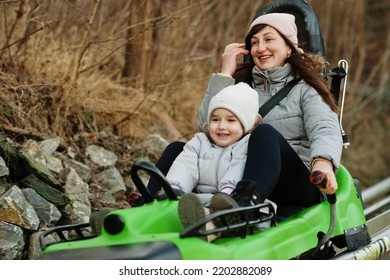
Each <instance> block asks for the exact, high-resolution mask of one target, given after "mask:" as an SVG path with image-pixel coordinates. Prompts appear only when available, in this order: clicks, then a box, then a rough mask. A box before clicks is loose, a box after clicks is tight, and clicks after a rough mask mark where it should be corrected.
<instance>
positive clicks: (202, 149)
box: [166, 132, 249, 207]
mask: <svg viewBox="0 0 390 280" xmlns="http://www.w3.org/2000/svg"><path fill="white" fill-rule="evenodd" d="M248 139H249V135H246V136H244V137H243V138H242V139H241V140H239V141H237V142H236V143H234V144H232V145H230V146H228V147H224V148H222V147H219V146H217V145H215V144H213V143H211V142H210V140H209V139H208V137H207V136H206V134H204V133H201V132H199V133H196V134H195V135H194V137H193V138H192V139H191V140H190V141H188V142H187V143H186V144H185V145H184V149H183V152H181V153H180V154H179V155H178V156H177V158H176V160H175V161H174V163H173V164H172V167H171V168H170V169H169V172H168V174H167V176H166V178H167V180H168V182H169V183H170V184H171V186H172V187H173V188H176V189H180V190H181V191H182V192H184V193H189V192H193V191H195V192H196V193H198V197H199V198H200V199H201V201H202V203H203V204H204V206H206V207H209V205H210V199H211V197H212V196H213V194H214V193H216V192H220V191H222V190H223V189H224V188H226V187H230V188H233V189H234V188H235V186H236V184H237V183H238V182H239V181H240V180H241V178H242V175H243V172H244V166H245V161H246V156H247V151H248Z"/></svg>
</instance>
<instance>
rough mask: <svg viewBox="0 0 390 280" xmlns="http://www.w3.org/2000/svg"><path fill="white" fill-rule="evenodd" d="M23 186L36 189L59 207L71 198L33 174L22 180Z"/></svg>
mask: <svg viewBox="0 0 390 280" xmlns="http://www.w3.org/2000/svg"><path fill="white" fill-rule="evenodd" d="M20 184H21V186H23V187H25V188H32V189H34V190H35V191H36V192H37V193H38V194H39V195H40V196H42V197H43V198H45V199H46V200H47V201H49V202H51V203H53V204H54V205H55V206H57V207H61V206H64V205H65V204H67V203H68V202H69V199H68V198H67V197H66V196H65V195H64V194H63V193H62V192H61V191H59V190H57V189H55V188H53V187H51V186H49V185H48V184H46V183H45V182H42V181H41V180H39V179H38V178H37V177H36V176H35V175H34V174H31V175H29V176H27V177H26V178H24V179H23V180H21V181H20Z"/></svg>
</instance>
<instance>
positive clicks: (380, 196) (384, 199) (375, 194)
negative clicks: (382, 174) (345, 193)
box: [362, 177, 390, 219]
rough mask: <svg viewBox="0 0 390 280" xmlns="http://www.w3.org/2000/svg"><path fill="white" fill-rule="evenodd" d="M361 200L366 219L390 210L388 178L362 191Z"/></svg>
mask: <svg viewBox="0 0 390 280" xmlns="http://www.w3.org/2000/svg"><path fill="white" fill-rule="evenodd" d="M362 199H363V204H364V206H365V207H364V214H365V216H366V218H367V219H370V218H372V217H374V216H375V215H377V214H378V213H381V212H384V211H386V210H388V209H390V177H388V178H386V179H384V180H382V181H380V182H378V183H376V184H375V185H372V186H371V187H369V188H367V189H366V190H364V191H362Z"/></svg>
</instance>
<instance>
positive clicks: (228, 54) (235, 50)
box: [221, 43, 249, 76]
mask: <svg viewBox="0 0 390 280" xmlns="http://www.w3.org/2000/svg"><path fill="white" fill-rule="evenodd" d="M248 53H249V51H248V50H246V49H245V44H244V43H231V44H229V45H227V46H226V47H225V50H224V52H223V53H222V69H221V73H222V74H226V75H230V76H232V75H233V74H234V72H236V69H237V58H238V56H239V55H241V54H242V55H247V54H248Z"/></svg>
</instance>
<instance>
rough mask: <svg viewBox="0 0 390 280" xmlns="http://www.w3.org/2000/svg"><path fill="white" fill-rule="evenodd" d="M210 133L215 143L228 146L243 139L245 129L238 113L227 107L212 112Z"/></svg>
mask: <svg viewBox="0 0 390 280" xmlns="http://www.w3.org/2000/svg"><path fill="white" fill-rule="evenodd" d="M209 133H210V137H211V139H213V141H214V143H215V144H217V145H218V146H220V147H227V146H229V145H231V144H234V143H236V142H237V141H238V140H240V139H241V137H242V136H243V135H244V129H243V127H242V125H241V122H240V120H239V119H238V118H237V117H236V115H234V114H233V113H232V112H230V111H229V110H227V109H222V108H218V109H215V110H214V111H213V113H212V114H211V118H210V123H209Z"/></svg>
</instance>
